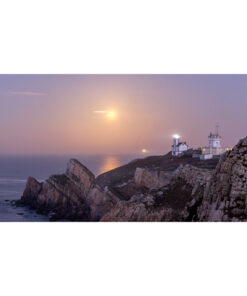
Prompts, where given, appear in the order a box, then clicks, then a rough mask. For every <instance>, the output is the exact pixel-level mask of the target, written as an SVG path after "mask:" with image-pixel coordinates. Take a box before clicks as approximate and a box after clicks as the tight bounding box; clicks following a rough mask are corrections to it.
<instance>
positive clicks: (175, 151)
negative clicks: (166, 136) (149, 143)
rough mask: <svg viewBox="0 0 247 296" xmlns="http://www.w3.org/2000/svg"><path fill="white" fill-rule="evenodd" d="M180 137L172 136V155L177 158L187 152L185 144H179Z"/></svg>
mask: <svg viewBox="0 0 247 296" xmlns="http://www.w3.org/2000/svg"><path fill="white" fill-rule="evenodd" d="M179 139H180V136H179V135H177V134H175V135H173V145H172V155H173V156H178V155H179V154H182V153H183V152H184V151H187V150H188V145H187V144H186V142H179Z"/></svg>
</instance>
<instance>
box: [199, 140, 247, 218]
mask: <svg viewBox="0 0 247 296" xmlns="http://www.w3.org/2000/svg"><path fill="white" fill-rule="evenodd" d="M246 158H247V137H246V138H245V139H242V140H240V141H239V143H238V144H237V145H236V146H235V147H234V148H233V150H232V151H229V152H228V153H226V154H225V155H224V156H223V157H222V158H221V160H220V162H219V164H218V166H217V168H216V170H215V173H214V174H213V176H212V179H211V182H210V183H209V184H208V186H207V190H205V192H204V195H203V199H202V202H201V204H200V206H199V207H198V216H199V221H247V166H246Z"/></svg>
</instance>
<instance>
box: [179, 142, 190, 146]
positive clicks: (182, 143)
mask: <svg viewBox="0 0 247 296" xmlns="http://www.w3.org/2000/svg"><path fill="white" fill-rule="evenodd" d="M180 145H186V146H188V145H187V144H186V142H181V143H178V146H180Z"/></svg>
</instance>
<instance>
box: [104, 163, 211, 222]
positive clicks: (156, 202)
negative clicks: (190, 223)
mask: <svg viewBox="0 0 247 296" xmlns="http://www.w3.org/2000/svg"><path fill="white" fill-rule="evenodd" d="M137 170H138V171H137V175H138V178H137V179H138V180H137V182H138V181H140V183H139V184H140V185H141V186H144V183H142V180H145V181H146V180H148V181H150V182H149V183H148V184H150V186H151V187H156V186H157V183H158V182H157V178H156V177H157V175H155V174H152V173H153V172H152V171H148V170H147V169H145V172H144V171H143V170H142V171H140V170H139V169H137ZM143 174H144V177H142V176H143ZM146 176H154V178H153V177H151V178H149V177H146ZM210 176H211V171H209V170H206V169H199V168H196V167H193V166H191V165H186V166H180V167H179V168H178V169H177V170H176V171H175V172H174V173H173V174H172V175H169V179H167V180H166V182H164V184H166V185H165V186H163V187H159V186H157V187H159V188H158V189H155V188H153V189H151V191H150V193H139V194H136V195H133V196H132V197H131V198H130V199H129V200H128V201H120V202H118V203H117V204H116V205H115V206H114V207H113V208H112V209H111V210H110V211H108V212H107V213H106V214H105V215H104V216H103V217H102V218H101V221H182V220H184V209H185V206H186V205H187V204H188V203H189V202H191V201H192V199H193V198H194V195H195V194H198V192H199V190H201V192H202V190H203V188H204V186H205V184H206V183H207V181H208V179H209V178H210ZM145 184H146V185H147V183H145ZM153 185H155V186H153Z"/></svg>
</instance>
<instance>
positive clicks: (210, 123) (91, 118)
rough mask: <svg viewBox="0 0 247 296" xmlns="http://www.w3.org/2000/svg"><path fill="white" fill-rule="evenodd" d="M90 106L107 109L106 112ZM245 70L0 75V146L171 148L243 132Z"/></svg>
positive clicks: (32, 149)
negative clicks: (177, 141)
mask: <svg viewBox="0 0 247 296" xmlns="http://www.w3.org/2000/svg"><path fill="white" fill-rule="evenodd" d="M95 110H103V111H104V110H106V111H108V110H114V111H115V112H116V117H115V118H114V119H113V120H109V119H107V118H106V116H105V115H104V114H96V113H94V112H93V111H95ZM246 118H247V75H0V135H1V140H0V153H1V154H5V153H7V154H29V153H31V154H49V153H51V154H53V153H58V154H67V153H68V154H70V153H82V154H83V153H97V154H101V153H104V154H105V153H107V154H120V153H121V154H128V153H138V152H139V151H140V150H141V149H143V148H145V149H147V150H148V151H150V153H151V154H156V153H157V154H160V153H162V154H164V153H166V152H168V151H169V150H170V146H171V141H172V139H171V136H172V134H174V133H179V134H180V135H182V139H183V140H186V141H187V143H188V144H189V146H190V147H194V148H196V147H199V146H203V145H206V144H207V136H208V134H209V132H210V131H214V130H215V126H216V123H219V125H220V134H221V135H222V137H223V145H224V146H232V145H234V144H236V142H237V141H238V140H239V139H240V138H242V137H245V136H247V129H246Z"/></svg>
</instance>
